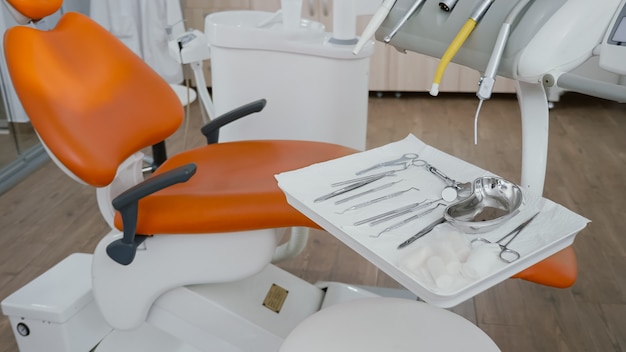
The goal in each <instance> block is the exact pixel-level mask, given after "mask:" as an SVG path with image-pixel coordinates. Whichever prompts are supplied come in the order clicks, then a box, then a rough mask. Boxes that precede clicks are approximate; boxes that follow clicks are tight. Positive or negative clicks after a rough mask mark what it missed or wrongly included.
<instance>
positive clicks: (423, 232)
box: [398, 217, 446, 249]
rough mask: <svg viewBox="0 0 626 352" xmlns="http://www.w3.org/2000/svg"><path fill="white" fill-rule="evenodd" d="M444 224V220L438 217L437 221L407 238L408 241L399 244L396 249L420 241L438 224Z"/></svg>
mask: <svg viewBox="0 0 626 352" xmlns="http://www.w3.org/2000/svg"><path fill="white" fill-rule="evenodd" d="M444 222H446V219H445V218H444V217H440V218H439V219H437V220H435V221H433V222H432V223H431V224H430V225H428V226H426V227H425V228H424V229H423V230H421V231H420V232H418V233H416V234H415V235H413V236H411V237H409V239H408V240H406V241H404V242H402V243H400V244H399V245H398V249H402V248H404V247H406V246H408V245H410V244H411V243H413V242H415V241H417V240H418V239H420V238H421V237H424V236H426V235H427V234H428V233H429V232H430V231H432V230H433V229H434V228H435V227H436V226H437V225H439V224H443V223H444Z"/></svg>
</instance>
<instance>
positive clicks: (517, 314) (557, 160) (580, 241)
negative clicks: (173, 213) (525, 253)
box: [0, 93, 626, 352]
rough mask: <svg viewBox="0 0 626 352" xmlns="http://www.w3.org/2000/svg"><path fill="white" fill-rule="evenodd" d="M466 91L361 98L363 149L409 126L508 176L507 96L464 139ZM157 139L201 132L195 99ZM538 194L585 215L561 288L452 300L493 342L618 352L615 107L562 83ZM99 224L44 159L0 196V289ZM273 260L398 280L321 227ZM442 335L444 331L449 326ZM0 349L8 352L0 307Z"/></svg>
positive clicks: (359, 277) (82, 192)
mask: <svg viewBox="0 0 626 352" xmlns="http://www.w3.org/2000/svg"><path fill="white" fill-rule="evenodd" d="M476 105H477V100H476V98H475V97H473V96H472V95H450V94H442V96H440V97H437V98H432V97H430V96H427V95H421V94H416V95H403V96H402V97H401V98H399V99H398V98H395V97H391V96H390V97H383V98H376V97H371V98H370V104H369V121H368V139H367V146H368V148H373V147H377V146H381V145H383V144H386V143H389V142H392V141H396V140H399V139H401V138H404V137H405V136H406V135H407V134H409V133H413V134H414V135H416V136H417V137H418V138H420V139H422V140H423V141H424V142H426V143H428V144H430V145H432V146H434V147H436V148H438V149H441V150H443V151H445V152H447V153H450V154H453V155H455V156H457V157H459V158H461V159H464V160H467V161H469V162H471V163H474V164H476V165H478V166H480V167H482V168H485V169H488V170H491V171H493V172H495V173H497V174H499V175H501V176H503V177H505V178H508V179H510V180H512V181H515V182H519V176H520V165H521V125H520V121H519V120H520V118H519V110H518V107H517V102H516V100H515V97H514V96H509V95H504V96H499V95H496V96H495V97H494V98H493V99H492V100H490V101H487V102H486V103H485V104H484V106H483V110H482V113H481V118H480V122H479V127H480V130H479V131H480V135H479V144H478V145H476V146H475V145H474V144H473V130H472V128H473V115H474V110H475V108H476ZM189 122H190V126H189V130H188V131H189V132H188V134H187V136H188V139H187V143H186V144H185V145H183V142H182V140H183V136H185V128H184V126H183V127H182V128H181V130H180V131H179V132H178V133H177V134H176V135H175V136H173V137H172V138H170V139H169V140H168V141H167V143H168V148H169V151H170V152H171V153H175V152H176V151H177V150H180V149H183V148H188V147H191V146H194V145H199V144H201V143H203V139H202V136H201V135H200V133H199V132H198V126H199V125H200V117H199V116H198V111H197V106H196V105H193V106H192V109H191V118H190V119H189ZM550 124H551V125H550V151H549V155H548V170H547V175H546V188H545V193H544V196H545V197H547V198H550V199H552V200H554V201H555V202H558V203H560V204H562V205H564V206H566V207H568V208H570V209H572V210H573V211H575V212H578V213H579V214H582V215H584V216H586V217H587V218H589V219H591V220H592V223H590V224H589V226H588V227H587V228H586V229H584V230H583V231H582V232H581V233H580V234H579V236H578V237H577V239H576V242H575V245H574V247H575V249H576V253H577V256H578V264H579V277H578V281H577V282H576V284H575V285H574V286H573V287H571V288H569V289H554V288H548V287H543V286H539V285H536V284H532V283H528V282H525V281H521V280H507V281H505V282H504V283H502V284H500V285H497V286H495V287H493V288H492V289H489V290H487V291H485V292H483V293H482V294H480V295H478V296H476V297H475V298H474V299H473V300H470V301H468V302H465V303H463V304H461V305H460V306H459V307H456V308H455V309H454V311H455V312H457V313H459V314H461V315H463V316H465V317H467V318H468V319H470V320H471V321H473V322H475V323H476V324H477V325H478V326H479V327H480V328H482V329H483V330H484V331H486V332H487V334H489V336H491V337H492V338H493V339H494V341H495V342H496V343H497V344H498V346H499V347H500V348H501V349H502V350H503V351H626V275H625V274H624V272H625V269H626V237H625V236H624V233H626V222H624V221H623V218H622V217H623V216H624V209H626V177H625V175H626V138H625V137H626V106H625V105H624V104H616V103H612V102H606V101H602V100H598V99H593V98H589V97H585V96H581V95H577V94H572V93H569V94H566V95H565V96H564V97H563V98H562V101H561V102H560V103H557V104H556V107H555V108H554V109H553V110H552V111H551V117H550ZM106 231H107V226H106V224H105V223H104V221H103V220H102V219H101V218H100V216H99V213H98V209H97V204H96V201H95V194H94V192H93V190H92V189H90V188H89V187H87V186H82V185H79V184H76V183H75V182H74V181H72V180H70V179H69V178H68V177H66V176H65V175H63V174H62V173H61V172H60V171H58V170H57V169H56V167H55V166H54V165H52V164H51V163H50V164H48V165H46V166H44V167H42V168H41V169H39V170H38V171H37V172H35V173H34V174H32V175H31V176H30V177H28V178H26V179H25V180H24V181H23V182H22V183H20V184H19V185H17V186H16V187H14V188H13V189H11V190H10V191H8V192H7V193H5V194H3V195H1V196H0V299H4V298H5V297H6V296H7V295H9V294H10V293H12V292H13V291H15V290H16V289H17V288H19V287H21V286H22V285H24V284H25V283H27V282H28V281H30V280H31V279H33V278H34V277H36V276H37V275H39V274H41V273H43V272H44V271H45V270H47V269H48V268H49V267H50V266H52V265H54V264H55V263H56V262H58V261H59V260H61V259H62V258H64V257H66V256H67V255H69V254H70V253H73V252H91V251H93V249H94V247H95V245H96V242H97V241H98V240H99V238H100V237H101V236H102V235H104V234H105V233H106ZM280 266H281V267H283V268H285V269H287V270H289V271H291V272H293V273H294V274H296V275H299V276H301V277H303V278H304V279H306V280H309V281H311V282H314V281H317V280H336V281H343V282H349V283H353V284H362V285H377V286H382V287H399V285H398V284H397V283H396V282H395V281H394V280H393V279H391V278H389V277H388V276H387V275H385V274H384V273H382V272H380V271H379V270H377V269H376V268H375V267H374V266H373V265H371V264H369V263H368V262H367V261H365V260H364V259H362V258H361V257H360V256H359V255H357V254H356V253H354V252H353V251H352V250H350V249H348V248H347V247H346V246H345V245H343V244H342V243H340V242H338V241H337V240H335V239H334V238H333V237H332V236H330V235H328V234H327V233H324V232H322V231H314V233H313V235H312V236H311V238H310V240H309V244H308V246H307V248H306V250H305V251H304V253H302V254H301V255H300V256H298V257H297V258H294V259H290V260H287V261H284V262H282V263H281V264H280ZM452 338H453V337H452ZM0 352H17V346H16V344H15V340H14V338H13V335H12V332H11V327H10V326H9V322H8V319H7V318H6V317H4V316H2V317H0Z"/></svg>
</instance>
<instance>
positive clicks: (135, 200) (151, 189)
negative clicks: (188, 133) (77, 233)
mask: <svg viewBox="0 0 626 352" xmlns="http://www.w3.org/2000/svg"><path fill="white" fill-rule="evenodd" d="M196 169H197V167H196V165H195V164H187V165H183V166H180V167H177V168H175V169H172V170H169V171H167V172H164V173H162V174H160V175H157V176H154V177H151V178H148V179H147V180H145V181H143V182H142V183H140V184H138V185H136V186H134V187H131V188H129V189H127V190H126V191H124V192H123V193H122V194H120V195H119V196H117V197H115V199H113V202H112V203H113V208H115V210H117V211H119V212H120V214H121V215H122V226H123V231H124V236H123V237H122V238H121V239H119V240H116V241H113V242H111V243H109V245H108V246H107V254H108V255H109V257H110V258H111V259H113V260H114V261H116V262H118V263H120V264H122V265H128V264H130V263H132V262H133V260H134V259H135V253H136V251H137V246H139V244H141V242H143V240H144V239H145V237H144V236H140V237H136V236H135V235H136V233H135V232H136V229H137V215H138V210H139V200H140V199H141V198H144V197H146V196H147V195H150V194H152V193H155V192H157V191H160V190H162V189H164V188H166V187H169V186H172V185H175V184H177V183H181V182H187V181H188V180H189V179H190V178H191V176H193V175H194V174H195V173H196Z"/></svg>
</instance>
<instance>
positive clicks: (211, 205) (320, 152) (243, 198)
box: [115, 141, 355, 235]
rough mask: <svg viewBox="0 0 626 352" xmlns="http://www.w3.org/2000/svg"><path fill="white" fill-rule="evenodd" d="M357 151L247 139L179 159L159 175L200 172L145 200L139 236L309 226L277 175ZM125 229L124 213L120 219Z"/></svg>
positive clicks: (174, 158)
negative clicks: (186, 168)
mask: <svg viewBox="0 0 626 352" xmlns="http://www.w3.org/2000/svg"><path fill="white" fill-rule="evenodd" d="M354 152H355V150H353V149H350V148H347V147H343V146H338V145H333V144H327V143H320V142H307V141H243V142H230V143H218V144H211V145H207V146H205V147H201V148H197V149H194V150H191V151H187V152H183V153H181V154H178V155H175V156H173V157H172V158H170V159H169V160H167V161H166V162H165V163H164V164H163V165H161V167H159V169H158V170H157V171H156V172H155V175H158V174H160V173H162V172H164V171H167V170H171V169H173V168H176V167H178V166H182V165H185V164H188V163H195V164H196V165H197V172H196V174H195V175H194V176H193V177H191V179H190V180H189V181H187V182H185V183H180V184H176V185H174V186H172V187H168V188H166V189H163V190H161V191H159V192H156V193H154V194H152V195H150V196H148V197H146V198H144V199H142V200H140V201H139V215H138V222H137V233H139V234H144V235H153V234H180V233H183V234H193V233H217V232H233V231H245V230H255V229H265V228H280V227H290V226H306V227H313V228H319V226H318V225H316V224H315V223H314V222H313V221H311V220H310V219H308V218H307V217H305V216H304V215H302V214H301V213H300V212H298V211H297V210H296V209H295V208H293V207H291V206H290V205H289V204H288V203H287V201H286V198H285V195H284V193H283V192H282V191H281V190H280V188H279V187H278V184H277V181H276V179H275V178H274V175H276V174H278V173H281V172H283V171H289V170H294V169H298V168H302V167H305V166H308V165H311V164H313V163H317V162H322V161H326V160H330V159H335V158H339V157H342V156H345V155H348V154H351V153H354ZM115 221H116V222H115V223H116V226H117V227H118V228H119V229H121V228H122V226H121V225H122V222H121V217H120V216H119V213H118V214H117V215H116V219H115Z"/></svg>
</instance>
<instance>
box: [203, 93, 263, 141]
mask: <svg viewBox="0 0 626 352" xmlns="http://www.w3.org/2000/svg"><path fill="white" fill-rule="evenodd" d="M266 104H267V101H266V100H265V99H259V100H256V101H253V102H251V103H248V104H246V105H242V106H240V107H238V108H235V109H233V110H231V111H229V112H226V113H224V114H222V115H220V116H218V117H216V118H215V119H214V120H212V121H210V122H209V123H207V124H206V125H204V126H202V128H201V129H200V131H201V132H202V134H203V135H204V136H205V137H206V141H207V144H213V143H217V141H218V139H219V136H220V128H222V127H223V126H225V125H227V124H229V123H231V122H233V121H235V120H238V119H240V118H242V117H244V116H248V115H250V114H252V113H255V112H259V111H261V110H263V108H265V105H266Z"/></svg>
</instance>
